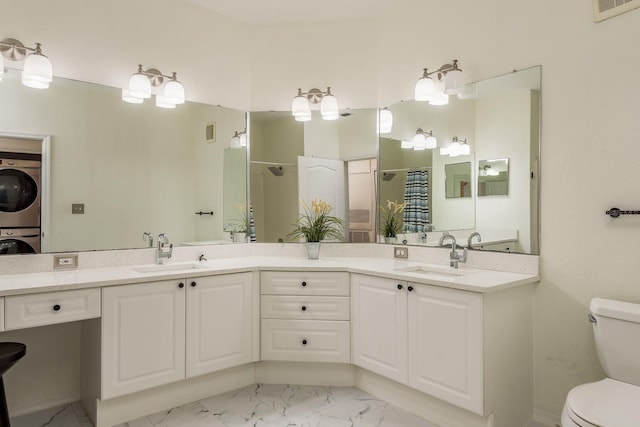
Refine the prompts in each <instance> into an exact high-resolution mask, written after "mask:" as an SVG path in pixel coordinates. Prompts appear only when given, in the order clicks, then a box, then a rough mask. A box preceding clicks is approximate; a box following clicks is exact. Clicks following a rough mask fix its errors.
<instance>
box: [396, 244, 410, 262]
mask: <svg viewBox="0 0 640 427" xmlns="http://www.w3.org/2000/svg"><path fill="white" fill-rule="evenodd" d="M393 257H394V258H404V259H407V258H409V248H407V247H405V246H394V247H393Z"/></svg>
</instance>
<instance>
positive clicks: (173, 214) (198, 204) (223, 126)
mask: <svg viewBox="0 0 640 427" xmlns="http://www.w3.org/2000/svg"><path fill="white" fill-rule="evenodd" d="M0 93H1V94H2V96H1V97H0V112H1V114H0V136H1V135H5V136H6V135H10V136H12V137H15V136H20V137H30V136H31V137H32V139H33V137H40V140H42V137H44V136H49V137H50V144H49V146H48V147H46V148H45V152H43V153H42V156H43V159H44V160H45V161H44V162H43V174H42V177H43V180H44V181H43V186H44V187H45V188H48V194H47V197H48V200H47V197H45V198H44V199H43V202H44V205H43V208H44V211H43V215H42V224H41V225H42V226H43V232H44V237H43V239H42V243H43V249H44V251H45V252H59V251H83V250H96V249H123V248H142V247H146V246H148V245H149V242H148V241H144V240H143V232H150V233H151V234H152V235H153V236H157V234H158V233H166V234H167V236H168V237H169V239H170V241H171V242H172V243H173V244H174V245H180V244H194V243H202V242H208V243H221V242H227V241H229V238H228V234H227V233H225V232H224V231H223V223H224V222H228V221H230V220H231V219H233V217H234V216H236V215H237V213H236V210H237V208H235V205H236V204H237V205H244V204H246V178H245V177H246V151H245V150H238V151H232V150H230V149H228V147H229V141H230V139H231V137H232V136H233V134H234V131H236V130H243V129H244V128H245V127H246V117H245V113H244V112H242V111H237V110H232V109H229V108H224V107H220V106H212V105H205V104H199V103H195V102H187V103H185V104H184V105H181V106H178V107H177V108H176V109H175V110H164V109H161V108H157V107H155V106H154V105H152V104H153V103H149V102H147V103H144V104H140V105H134V104H127V103H125V102H123V101H122V100H121V89H117V88H113V87H106V86H101V85H97V84H91V83H85V82H80V81H73V80H68V79H62V78H54V81H53V82H52V84H51V86H50V88H49V89H48V90H46V91H36V90H33V89H29V88H25V87H24V86H23V85H22V84H21V83H20V77H19V72H18V71H15V70H8V73H7V74H6V75H5V78H4V79H3V82H2V87H1V88H0ZM212 123H215V126H216V138H215V141H211V138H210V137H211V135H209V138H207V134H206V128H207V125H211V124H212ZM17 139H18V141H20V140H22V139H21V138H17ZM36 139H37V138H36ZM5 148H6V147H5ZM9 150H14V151H18V152H19V151H24V150H22V148H21V147H20V146H13V147H9ZM46 161H48V162H49V163H48V164H47V165H46V166H47V167H45V163H46ZM72 205H83V209H84V210H83V212H84V213H73V212H72ZM196 212H204V213H207V212H213V215H207V214H203V215H196ZM47 217H48V221H47ZM39 225H40V224H39ZM47 225H48V228H47ZM0 228H1V227H0Z"/></svg>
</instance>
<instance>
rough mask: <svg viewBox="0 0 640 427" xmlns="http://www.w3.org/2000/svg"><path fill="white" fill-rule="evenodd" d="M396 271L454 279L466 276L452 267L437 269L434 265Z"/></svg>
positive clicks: (402, 268) (413, 266) (412, 266)
mask: <svg viewBox="0 0 640 427" xmlns="http://www.w3.org/2000/svg"><path fill="white" fill-rule="evenodd" d="M396 271H402V272H403V273H416V274H424V275H430V276H444V277H448V278H454V277H459V276H464V274H465V273H464V272H463V271H460V270H456V269H454V268H451V267H436V266H432V265H409V266H407V267H400V268H396Z"/></svg>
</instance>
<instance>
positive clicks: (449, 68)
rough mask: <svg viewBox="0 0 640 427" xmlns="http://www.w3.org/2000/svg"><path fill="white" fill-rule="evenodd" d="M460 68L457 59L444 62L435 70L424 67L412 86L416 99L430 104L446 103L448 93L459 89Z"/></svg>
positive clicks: (450, 93)
mask: <svg viewBox="0 0 640 427" xmlns="http://www.w3.org/2000/svg"><path fill="white" fill-rule="evenodd" d="M460 73H462V70H461V69H460V68H459V67H458V60H457V59H454V60H453V61H452V63H451V64H444V65H442V66H441V67H440V68H438V69H437V70H435V71H431V72H429V70H428V69H427V68H424V71H423V73H422V77H420V79H418V81H417V82H416V85H415V88H414V99H415V100H416V101H429V104H431V105H446V104H448V103H449V95H453V94H457V93H458V92H459V91H460V87H461V79H460V77H461V76H460Z"/></svg>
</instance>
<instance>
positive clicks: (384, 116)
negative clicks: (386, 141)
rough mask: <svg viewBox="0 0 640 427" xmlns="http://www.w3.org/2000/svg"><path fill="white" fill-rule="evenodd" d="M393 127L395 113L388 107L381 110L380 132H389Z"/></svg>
mask: <svg viewBox="0 0 640 427" xmlns="http://www.w3.org/2000/svg"><path fill="white" fill-rule="evenodd" d="M392 128H393V114H392V113H391V110H389V109H388V108H383V109H382V110H380V127H379V129H380V133H389V132H391V129H392Z"/></svg>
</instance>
